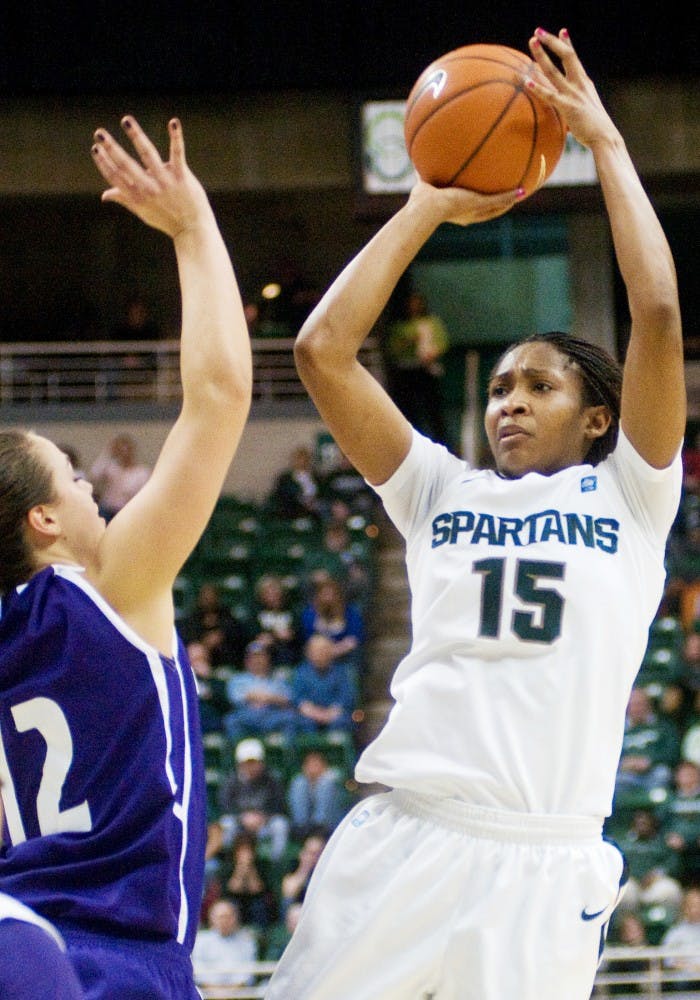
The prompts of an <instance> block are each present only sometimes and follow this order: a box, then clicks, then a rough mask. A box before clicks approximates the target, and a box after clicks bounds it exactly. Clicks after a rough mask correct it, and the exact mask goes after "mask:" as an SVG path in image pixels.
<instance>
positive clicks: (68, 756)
mask: <svg viewBox="0 0 700 1000" xmlns="http://www.w3.org/2000/svg"><path fill="white" fill-rule="evenodd" d="M122 125H123V128H124V130H125V132H126V134H127V135H128V136H129V138H130V139H131V141H132V143H133V145H134V148H135V150H136V154H137V156H136V157H132V156H130V155H129V154H127V152H126V151H125V150H124V149H123V148H122V147H121V145H120V144H119V143H117V142H116V141H115V140H114V139H113V138H112V136H111V135H110V134H109V133H107V132H106V131H104V130H100V131H98V132H97V133H96V134H95V144H94V146H93V149H92V153H93V157H94V161H95V163H96V165H97V167H98V169H99V171H100V173H101V174H102V176H103V177H104V178H105V180H106V181H107V182H108V184H109V185H110V187H109V189H108V190H107V191H105V192H104V194H103V196H102V197H103V200H104V201H112V202H116V203H117V204H120V205H122V206H123V207H125V208H126V209H128V210H129V211H130V212H132V213H133V214H134V215H136V216H137V217H138V218H140V219H141V220H142V221H144V222H145V223H147V224H148V225H150V226H153V227H154V228H156V229H159V230H161V231H162V232H164V233H166V234H167V235H168V236H169V237H170V238H171V239H172V241H173V244H174V248H175V254H176V258H177V263H178V269H179V276H180V285H181V292H182V343H181V375H182V388H183V403H182V409H181V412H180V415H179V417H178V418H177V420H176V422H175V424H174V425H173V427H172V429H171V431H170V433H169V435H168V437H167V439H166V441H165V443H164V445H163V448H162V450H161V453H160V456H159V458H158V460H157V462H156V463H155V466H154V469H153V474H152V476H151V478H150V479H149V481H148V483H147V484H146V485H145V486H144V487H143V488H142V489H141V490H140V491H139V493H138V494H137V495H136V496H135V497H134V498H133V499H132V500H131V501H130V502H129V503H128V504H127V505H126V506H125V507H124V508H123V509H122V510H121V511H120V512H119V514H117V516H116V517H114V519H113V520H111V521H110V522H109V525H107V526H106V525H105V522H104V520H103V519H102V518H101V517H100V516H99V513H98V510H97V505H96V504H95V502H94V500H93V497H92V487H91V486H90V484H89V483H88V482H86V481H85V480H83V479H81V478H80V477H78V476H76V474H75V473H74V470H73V469H72V467H71V464H70V461H69V460H68V458H67V457H66V455H65V454H63V452H61V451H60V450H59V449H58V448H57V447H56V445H54V444H53V443H52V442H51V441H49V440H47V439H46V438H43V437H40V436H38V435H36V434H34V433H32V432H24V431H8V432H5V433H1V434H0V592H1V593H2V603H1V606H0V776H1V777H2V780H3V792H2V794H3V800H4V804H5V813H6V822H5V836H4V838H3V840H4V842H5V847H4V849H3V852H2V857H0V890H2V891H5V892H7V893H8V894H9V895H11V896H12V897H14V898H15V899H17V900H20V901H22V902H24V903H26V904H27V905H28V906H30V907H31V908H32V909H33V910H35V911H36V912H37V913H39V914H41V915H42V916H43V917H46V918H47V919H48V920H50V921H51V922H52V923H53V924H55V926H56V927H57V929H58V930H59V931H60V933H61V935H62V936H63V938H64V939H65V941H66V944H67V946H68V952H69V955H70V957H71V959H72V961H73V963H74V966H75V968H76V970H77V972H78V975H79V977H80V980H81V982H82V987H83V990H84V992H85V996H86V998H87V1000H107V998H109V1000H112V998H115V997H119V998H120V1000H146V998H148V1000H161V998H162V1000H166V998H167V1000H175V998H177V1000H187V998H195V997H198V996H199V994H198V992H197V991H196V989H195V986H194V982H193V978H192V968H191V960H190V951H191V946H192V943H193V939H194V934H195V931H196V927H197V921H198V915H199V907H200V902H201V891H202V873H203V857H204V837H205V815H204V788H203V768H202V756H201V746H200V737H199V728H198V714H197V700H196V690H195V682H194V677H193V674H192V671H191V669H190V667H189V665H188V663H187V659H186V656H185V653H184V650H183V647H182V644H181V643H180V641H179V639H178V637H177V635H176V633H175V627H174V608H173V599H172V585H173V581H174V579H175V577H176V576H177V574H178V572H179V571H180V569H181V567H182V565H183V563H184V562H185V560H186V559H187V557H188V555H189V554H190V552H191V551H192V549H193V548H194V546H195V544H196V543H197V541H198V539H199V537H200V535H201V533H202V531H203V529H204V527H205V525H206V523H207V521H208V520H209V517H210V516H211V512H212V510H213V507H214V504H215V502H216V500H217V497H218V495H219V492H220V490H221V487H222V484H223V481H224V477H225V475H226V473H227V471H228V468H229V465H230V462H231V460H232V458H233V455H234V453H235V451H236V448H237V446H238V442H239V440H240V437H241V434H242V431H243V427H244V424H245V420H246V417H247V414H248V409H249V405H250V398H251V381H252V378H251V367H252V366H251V353H250V344H249V339H248V333H247V327H246V322H245V317H244V314H243V308H242V304H241V299H240V295H239V292H238V288H237V284H236V280H235V277H234V274H233V270H232V267H231V262H230V259H229V256H228V253H227V251H226V248H225V245H224V242H223V240H222V238H221V234H220V233H219V230H218V226H217V224H216V220H215V217H214V214H213V212H212V209H211V206H210V204H209V201H208V199H207V196H206V194H205V192H204V190H203V189H202V187H201V185H200V184H199V182H198V181H197V179H196V178H195V177H194V176H193V174H192V173H191V171H190V170H189V168H188V166H187V163H186V160H185V149H184V141H183V135H182V129H181V126H180V123H179V122H178V121H177V120H172V121H171V122H170V123H169V135H170V156H169V159H168V160H167V161H166V162H164V161H163V160H162V159H161V157H160V155H159V154H158V151H157V150H156V148H155V146H154V145H153V144H152V142H151V141H150V139H149V138H148V137H147V136H146V135H145V133H144V132H143V131H142V130H141V128H140V126H139V125H138V124H137V122H136V121H135V120H134V119H133V118H131V117H126V118H124V119H123V120H122Z"/></svg>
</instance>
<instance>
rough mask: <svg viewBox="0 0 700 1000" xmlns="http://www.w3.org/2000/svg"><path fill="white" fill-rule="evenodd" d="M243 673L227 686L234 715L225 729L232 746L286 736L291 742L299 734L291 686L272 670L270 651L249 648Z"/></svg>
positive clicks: (261, 646) (256, 646)
mask: <svg viewBox="0 0 700 1000" xmlns="http://www.w3.org/2000/svg"><path fill="white" fill-rule="evenodd" d="M243 666H244V669H243V671H242V672H240V673H235V674H233V675H232V676H231V677H230V678H229V680H228V682H227V685H226V694H227V696H228V700H229V702H230V703H231V706H232V707H231V711H230V712H228V713H227V714H226V716H225V717H224V729H225V730H226V733H227V735H228V737H229V739H230V740H231V741H232V742H233V743H237V742H238V741H239V740H240V739H242V738H243V737H244V736H264V735H266V734H268V733H283V734H284V735H285V736H286V737H287V738H288V739H289V740H292V739H293V738H294V734H295V732H296V710H295V708H294V697H293V694H292V689H291V687H290V686H289V684H288V683H287V682H286V680H284V679H283V678H282V677H280V676H279V675H278V674H276V672H274V671H273V669H272V659H271V656H270V650H269V649H268V647H267V645H266V644H265V643H264V642H259V641H256V642H251V643H249V644H248V646H247V647H246V651H245V659H244V661H243Z"/></svg>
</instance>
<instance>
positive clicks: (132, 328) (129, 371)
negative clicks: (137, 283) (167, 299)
mask: <svg viewBox="0 0 700 1000" xmlns="http://www.w3.org/2000/svg"><path fill="white" fill-rule="evenodd" d="M160 336H161V329H160V326H159V325H158V323H157V322H156V321H155V319H154V318H153V317H152V315H151V311H150V307H149V305H148V303H147V302H146V300H145V298H143V297H142V296H141V295H134V296H133V297H132V298H131V299H130V300H129V301H128V303H127V306H126V310H125V313H124V318H123V320H122V321H121V322H119V323H117V324H116V326H115V327H114V328H113V330H112V331H111V333H110V339H111V340H112V341H115V342H117V343H125V342H127V341H130V340H131V341H153V340H159V339H160ZM108 360H111V361H112V362H116V363H117V365H118V369H117V370H116V371H115V370H114V368H112V367H110V369H109V370H108V372H107V376H108V378H107V382H108V388H109V390H110V392H109V395H110V398H114V397H115V396H116V395H117V393H115V392H113V391H111V390H113V389H116V388H118V387H119V386H122V385H123V386H125V388H126V389H127V390H128V388H129V387H130V386H131V385H133V384H134V383H138V382H139V381H140V380H141V379H139V375H141V376H143V375H144V374H149V375H152V373H154V372H155V371H156V370H157V367H158V356H157V355H156V354H155V353H151V352H148V353H145V352H143V351H136V352H134V351H126V352H125V353H124V354H115V355H112V356H111V358H110V359H108Z"/></svg>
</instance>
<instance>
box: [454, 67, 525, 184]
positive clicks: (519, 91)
mask: <svg viewBox="0 0 700 1000" xmlns="http://www.w3.org/2000/svg"><path fill="white" fill-rule="evenodd" d="M512 86H513V88H514V89H513V96H512V97H511V99H510V100H509V101H507V103H506V104H505V105H504V106H503V108H502V109H501V113H500V114H499V116H498V118H496V119H495V121H494V122H492V124H491V127H490V128H489V130H488V131H487V132H486V133H485V134H484V136H483V138H482V140H481V142H480V143H479V145H478V146H477V147H476V149H473V150H472V151H471V153H470V154H469V156H468V157H467V159H466V160H465V161H464V163H463V164H462V166H461V167H460V168H459V170H458V171H457V172H456V173H455V174H453V175H452V177H451V178H450V180H449V181H448V182H447V184H446V187H454V184H455V181H456V180H457V178H458V177H459V175H460V174H461V173H462V171H463V170H466V169H467V167H468V166H469V164H470V163H471V162H472V160H473V159H474V157H475V156H477V155H478V153H479V152H480V151H481V150H482V149H483V148H484V146H485V144H486V142H487V141H488V140H489V139H490V137H491V136H492V135H493V133H494V130H495V129H496V128H497V126H498V125H499V124H500V123H501V122H502V121H503V119H504V118H505V116H506V115H507V114H508V112H509V111H510V109H511V107H512V105H513V102H514V101H516V100H517V98H518V94H522V92H523V91H522V88H521V87H518V86H517V84H513V85H512ZM530 155H531V156H532V154H530ZM516 186H519V185H516Z"/></svg>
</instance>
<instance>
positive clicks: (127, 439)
mask: <svg viewBox="0 0 700 1000" xmlns="http://www.w3.org/2000/svg"><path fill="white" fill-rule="evenodd" d="M151 471H152V470H151V469H150V467H149V466H147V465H144V464H143V463H141V462H139V461H138V458H137V448H136V441H135V440H134V438H133V437H132V436H131V435H130V434H117V435H116V436H115V437H113V438H112V439H111V440H110V441H109V442H108V444H107V446H106V448H105V449H104V450H103V451H102V452H101V453H100V455H98V457H97V458H96V459H95V461H94V463H93V465H92V468H91V470H90V481H91V482H92V486H93V489H94V491H95V500H96V501H97V504H98V506H99V508H100V514H101V515H102V517H104V519H105V520H106V521H110V520H111V519H112V518H113V517H114V516H115V514H118V513H119V511H120V510H121V509H122V507H123V506H124V505H125V504H126V503H127V501H129V500H131V498H132V497H133V496H135V495H136V494H137V493H138V491H139V490H140V489H141V487H142V486H144V485H145V484H146V483H147V482H148V480H149V479H150V476H151Z"/></svg>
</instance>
